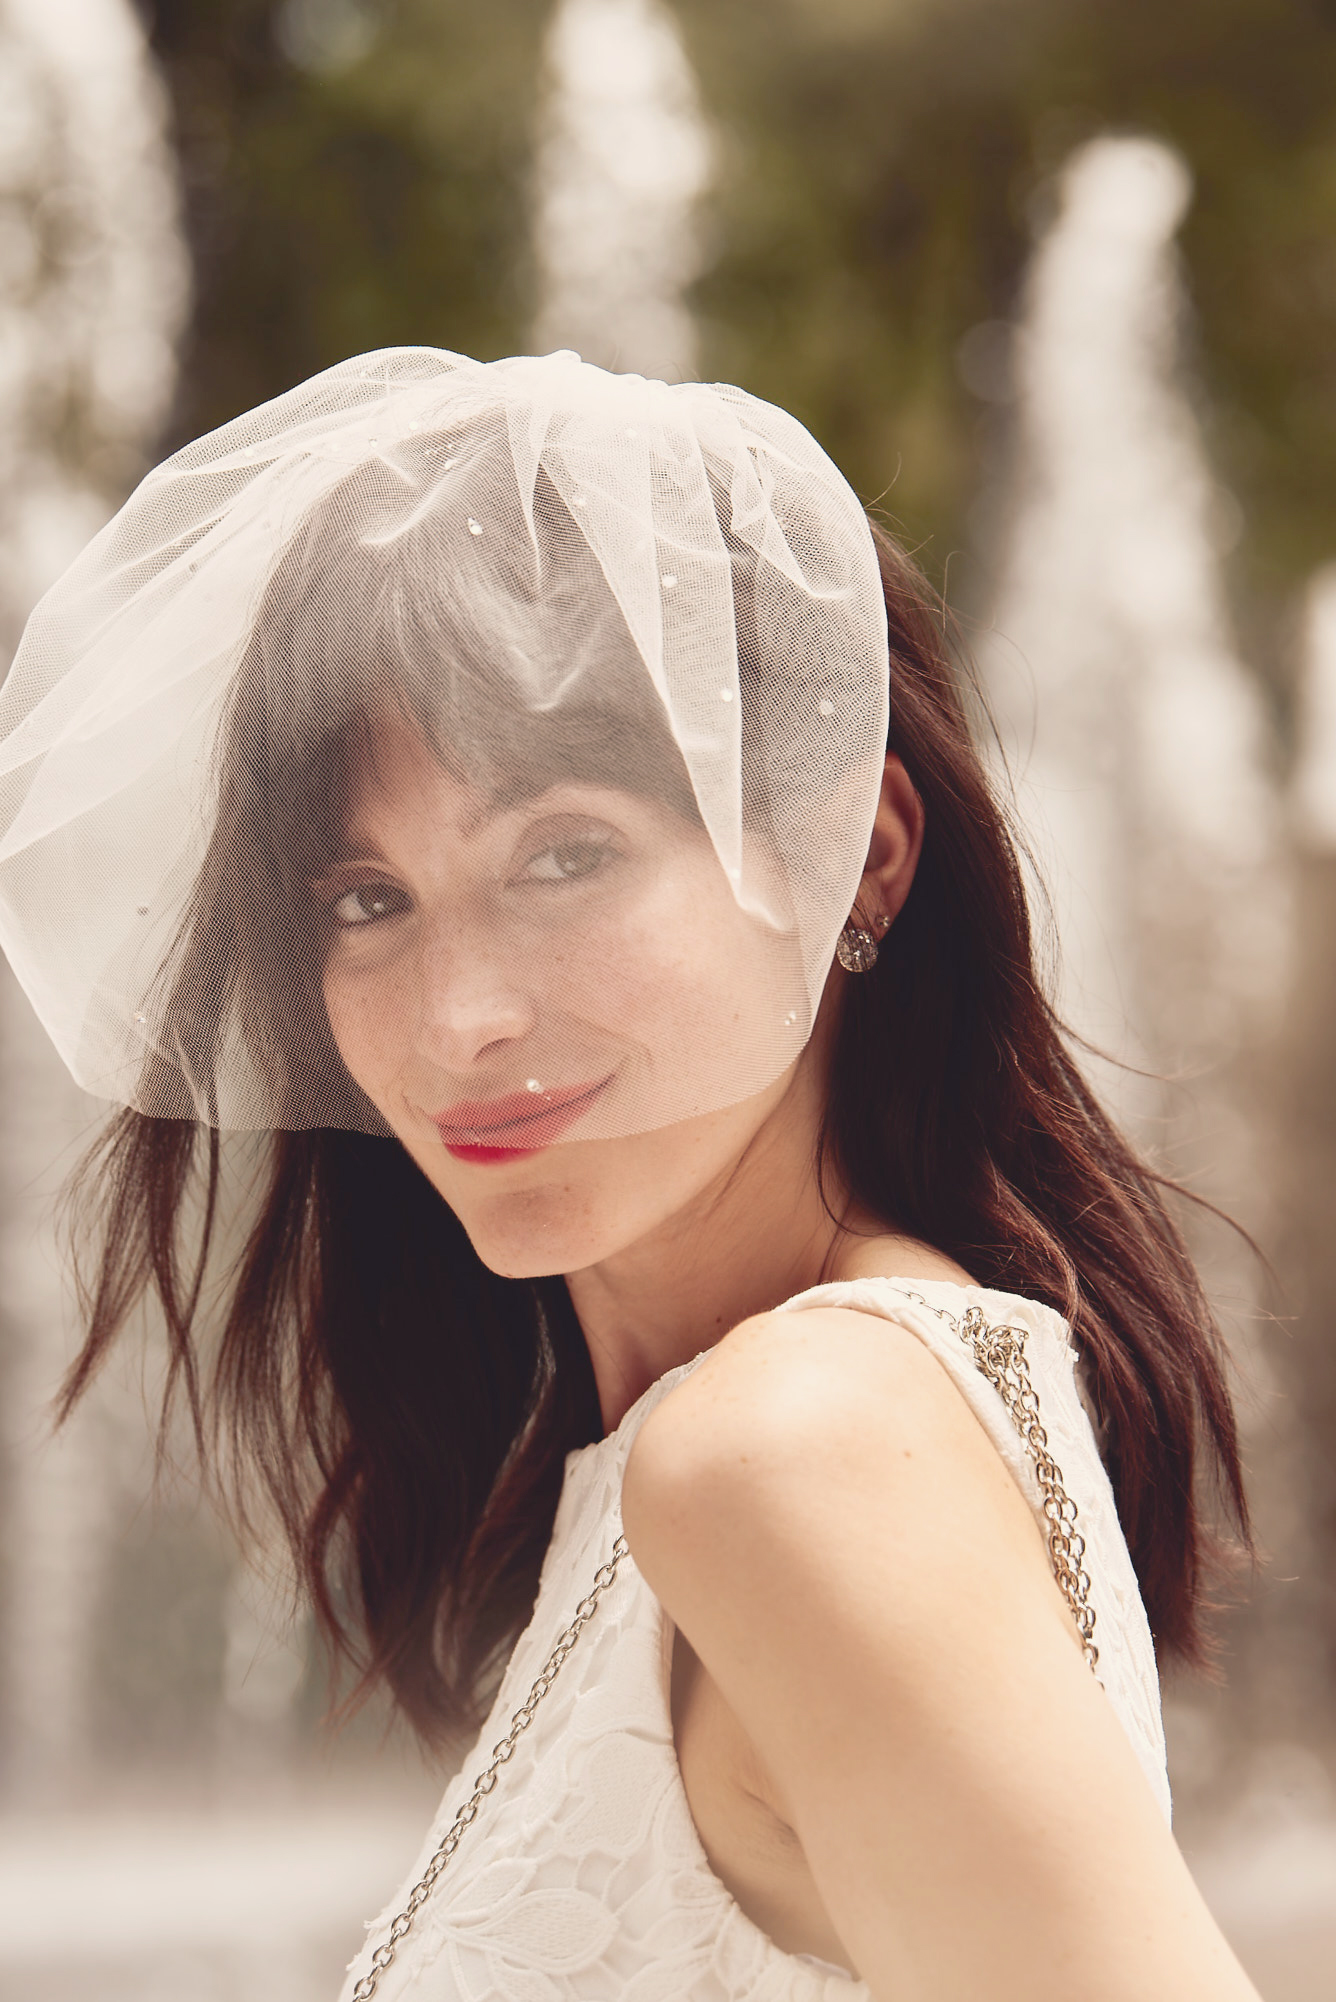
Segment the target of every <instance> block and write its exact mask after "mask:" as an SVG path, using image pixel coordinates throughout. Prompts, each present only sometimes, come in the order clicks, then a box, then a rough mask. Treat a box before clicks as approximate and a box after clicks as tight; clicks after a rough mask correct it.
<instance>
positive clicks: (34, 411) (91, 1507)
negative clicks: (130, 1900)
mask: <svg viewBox="0 0 1336 2002" xmlns="http://www.w3.org/2000/svg"><path fill="white" fill-rule="evenodd" d="M164 128H165V109H164V103H163V99H162V95H161V92H160V90H159V88H158V85H157V82H156V79H155V77H154V75H153V72H152V70H151V67H150V64H149V59H148V54H147V50H146V48H145V44H144V37H143V31H142V29H141V27H140V24H139V20H138V17H137V15H136V13H135V10H134V7H133V6H132V4H131V0H0V657H3V658H4V659H7V658H8V656H9V654H10V653H11V652H12V650H13V646H14V643H15V641H16V640H17V637H18V633H19V631H20V629H21V627H22V624H23V620H24V619H25V617H26V616H27V613H28V611H29V609H30V608H31V606H32V604H33V601H34V600H35V599H36V598H37V596H38V595H39V594H40V592H41V591H42V590H43V588H44V587H45V586H46V585H47V584H48V583H49V582H50V581H51V579H52V578H53V577H54V576H55V574H56V573H57V572H58V571H59V570H60V569H61V568H62V567H63V566H64V564H65V563H66V562H68V560H69V559H70V557H71V556H73V555H74V553H75V552H76V550H77V549H78V548H79V547H80V546H81V545H82V544H83V543H84V542H85V541H86V540H87V538H88V537H89V535H90V534H91V533H92V532H93V531H94V530H95V529H97V528H98V527H99V526H100V525H101V523H102V522H103V521H104V520H105V519H106V518H107V516H108V515H109V514H110V512H111V510H112V508H113V506H114V505H115V503H116V501H117V500H118V499H119V498H120V496H121V495H122V494H123V492H124V490H125V488H126V486H127V485H128V484H129V482H130V481H131V479H132V478H133V477H134V476H135V475H136V474H137V473H138V472H139V471H140V470H141V469H142V464H143V459H144V455H145V453H146V451H147V450H148V449H149V448H150V446H151V444H152V442H153V440H154V438H155V436H156V434H157V432H158V430H159V428H160V426H161V424H162V422H163V420H164V418H165V416H166V413H167V409H168V406H169V403H170V400H171V396H172V393H173V389H174V384H175V360H174V353H175V343H176V339H177V336H178V333H179V331H180V328H181V325H182V321H183V318H184V313H185V307H186V300H187V291H188V281H187V267H186V258H185V251H184V248H183V244H182V239H181V233H180V228H179V225H178V219H177V199H176V186H175V176H174V170H173V166H172V163H171V158H170V155H169V151H168V147H167V143H166V139H165V131H164ZM99 1110H100V1108H98V1107H97V1106H95V1105H94V1103H93V1102H92V1101H91V1100H88V1099H86V1098H84V1097H83V1096H82V1094H80V1093H79V1092H78V1091H77V1090H76V1089H75V1087H74V1086H73V1085H72V1084H71V1083H70V1081H69V1079H68V1077H67V1076H66V1074H65V1072H64V1070H63V1068H62V1067H61V1066H60V1064H59V1063H58V1062H57V1060H56V1058H55V1057H54V1055H53V1053H52V1051H51V1049H50V1046H49V1045H48V1044H47V1042H46V1038H45V1036H44V1035H43V1034H42V1032H41V1031H40V1029H39V1028H38V1027H37V1024H36V1022H35V1020H34V1018H33V1016H32V1014H31V1011H30V1010H29V1008H28V1006H27V1003H26V1001H25V1000H24V998H23V996H22V994H21V993H20V992H19V990H18V988H17V987H16V985H15V984H14V982H13V980H12V978H11V976H10V975H9V973H8V971H7V969H5V970H4V971H3V973H2V974H0V1284H2V1287H3V1293H2V1297H0V1326H2V1327H3V1336H4V1347H5V1353H6V1363H7V1367H6V1386H5V1387H6V1393H7V1394H6V1400H5V1401H6V1410H7V1420H6V1428H7V1445H8V1448H9V1452H8V1456H7V1457H8V1460H9V1479H8V1487H7V1495H6V1501H7V1513H6V1533H5V1565H4V1600H5V1605H4V1612H5V1633H6V1636H7V1645H6V1648H5V1663H4V1668H5V1675H4V1693H5V1708H6V1713H7V1722H8V1729H7V1732H6V1737H7V1739H8V1743H7V1746H6V1751H7V1753H8V1754H9V1756H10V1759H11V1761H12V1776H13V1778H14V1780H15V1781H16V1782H17V1783H18V1784H21V1785H24V1784H26V1785H27V1786H28V1787H29V1788H32V1789H37V1790H39V1791H42V1792H51V1791H53V1790H54V1791H58V1790H59V1789H60V1788H61V1787H62V1786H63V1785H65V1784H66V1783H67V1782H68V1781H69V1780H70V1778H71V1777H72V1775H74V1774H75V1773H76V1771H77V1766H78V1762H79V1758H80V1755H81V1753H82V1752H83V1751H84V1749H85V1746H86V1736H87V1705H88V1700H89V1695H90V1690H89V1678H90V1675H91V1673H92V1670H93V1667H94V1663H93V1660H92V1621H93V1615H94V1605H95V1593H96V1586H97V1574H98V1570H99V1561H100V1558H101V1556H102V1541H101V1540H102V1537H103V1535H104V1534H105V1525H106V1520H107V1500H108V1486H109V1483H110V1482H112V1481H113V1480H114V1478H115V1474H114V1466H113V1460H114V1455H113V1454H112V1453H110V1452H109V1449H108V1441H107V1440H106V1439H105V1437H104V1436H103V1433H104V1431H105V1424H106V1419H107V1413H106V1410H105V1409H104V1410H103V1411H101V1412H94V1411H87V1412H84V1413H82V1414H81V1415H80V1417H79V1419H78V1420H77V1421H76V1422H75V1424H74V1425H73V1426H72V1427H71V1428H70V1429H69V1431H68V1432H67V1433H66V1434H65V1435H64V1436H63V1437H62V1438H61V1439H60V1440H59V1441H58V1442H56V1443H55V1444H54V1445H49V1444H45V1443H44V1442H43V1439H42V1433H43V1429H44V1425H45V1418H44V1410H43V1407H44V1406H45V1405H46V1403H47V1401H48V1400H49V1398H50V1395H51V1392H52V1390H53V1389H54V1387H55V1383H56V1380H57V1379H58V1377H59V1374H60V1371H61V1369H62V1366H63V1364H64V1362H65V1361H66V1360H67V1358H68V1354H69V1340H70V1312H69V1302H68V1298H67V1289H66V1287H65V1286H64V1285H63V1283H62V1279H61V1272H60V1265H59V1260H58V1256H57V1252H56V1247H55V1245H54V1242H53V1236H52V1207H53V1202H52V1198H53V1190H54V1186H55V1184H56V1183H57V1182H58V1180H59V1178H60V1174H61V1172H62V1170H63V1169H65V1168H67V1167H68V1166H69V1165H70V1162H71V1159H72V1155H73V1151H74V1149H75V1148H76V1146H77V1143H78V1141H79V1139H80V1138H81V1137H83V1136H85V1135H86V1133H87V1130H88V1128H89V1125H90V1121H91V1120H93V1119H94V1118H95V1117H96V1115H97V1113H98V1111H99Z"/></svg>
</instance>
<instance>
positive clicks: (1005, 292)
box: [678, 0, 1336, 598]
mask: <svg viewBox="0 0 1336 2002" xmlns="http://www.w3.org/2000/svg"><path fill="white" fill-rule="evenodd" d="M678 4H679V7H680V11H681V14H682V17H683V21H684V26H685V30H686V34H687V40H688V44H689V47H690V48H691V51H692V54H693V56H694V58H695V60H696V62H697V64H698V66H699V69H700V72H701V75H702V82H703V88H704V92H705V96H706V100H707V103H708V104H709V105H710V106H711V108H712V110H713V112H714V115H715V116H716V118H717V119H718V120H719V122H720V124H721V126H722V128H723V132H724V145H723V149H722V166H721V172H720V179H719V184H718V187H717V190H716V195H715V232H716V242H717V248H718V256H717V260H716V263H715V266H714V269H713V271H712V272H711V273H710V275H709V276H707V278H706V279H705V280H704V281H703V283H702V284H701V286H700V288H699V304H700V308H701V311H702V314H703V316H704V319H705V329H704V335H705V339H704V347H705V368H706V370H707V371H708V372H710V373H719V374H721V375H724V376H729V375H734V376H737V377H738V378H740V379H741V380H744V381H746V382H747V383H748V385H749V386H750V387H751V388H753V389H755V390H757V391H758V392H759V393H760V394H762V395H767V396H772V397H774V398H775V399H776V400H777V401H779V402H781V403H787V404H789V405H790V406H791V407H793V408H795V409H796V410H797V411H798V412H799V414H800V415H802V416H803V417H804V418H805V419H806V421H807V422H808V423H810V424H811V425H812V427H813V428H814V430H815V431H816V432H817V433H818V435H819V436H820V437H821V438H822V439H823V441H824V442H825V443H826V444H827V446H828V447H829V448H830V449H831V451H832V452H833V453H834V455H835V457H836V458H837V459H838V460H839V462H840V463H841V465H842V466H843V467H844V468H845V469H846V471H847V472H848V473H849V474H850V476H851V478H852V479H853V480H854V482H855V484H856V485H858V486H859V488H860V490H861V491H862V492H863V493H864V494H865V495H866V496H869V497H871V496H875V495H880V494H883V493H884V492H885V490H886V489H887V488H888V487H891V491H890V493H889V494H888V495H887V498H886V502H885V504H886V505H887V506H888V507H889V508H890V509H891V510H892V511H893V512H894V513H895V514H896V515H897V516H898V518H899V519H900V520H901V521H902V523H903V524H904V526H905V527H906V529H907V530H908V531H909V532H910V534H911V535H912V536H914V537H915V538H917V537H924V538H927V537H929V536H931V537H932V543H931V546H930V549H929V552H928V557H929V561H930V562H933V563H935V564H936V566H937V567H938V568H939V569H940V566H941V564H942V563H943V562H944V560H945V557H946V554H947V552H948V551H949V550H950V549H951V548H952V547H953V546H954V545H955V544H956V543H958V542H959V541H960V540H962V539H963V537H964V535H965V526H966V524H965V510H966V507H967V504H968V501H969V499H970V496H971V495H972V493H973V492H974V490H975V487H976V482H977V476H978V458H979V443H980V439H979V432H980V420H981V417H982V418H983V419H984V420H985V428H986V418H987V414H988V410H989V406H990V404H992V403H995V402H998V401H1005V394H1006V384H1005V351H1004V349H1003V348H999V346H998V344H997V343H996V342H994V343H993V344H992V345H991V346H990V343H989V340H988V337H987V332H985V334H984V335H983V336H979V335H976V334H974V333H972V331H971V330H973V329H977V328H979V327H981V326H982V327H984V328H985V330H987V328H988V323H990V322H995V321H998V320H1005V319H1006V318H1007V317H1008V316H1009V314H1010V313H1011V311H1012V310H1013V307H1014V304H1015V299H1016V293H1017V286H1018V282H1019V278H1020V274H1021V270H1022V267H1023V263H1024V259H1025V256H1026V253H1027V250H1028V247H1029V242H1030V232H1031V220H1032V218H1033V216H1034V215H1035V213H1036V209H1038V211H1039V212H1040V213H1042V209H1043V203H1044V190H1045V183H1046V182H1047V181H1048V179H1049V177H1050V176H1051V174H1052V172H1053V170H1054V169H1055V168H1056V167H1057V166H1058V165H1059V164H1060V162H1061V160H1062V159H1063V157H1065V155H1066V154H1067V153H1068V152H1069V151H1070V150H1071V149H1072V147H1073V146H1075V145H1077V144H1079V143H1080V142H1081V141H1082V140H1083V139H1085V138H1087V137H1090V136H1091V135H1093V134H1094V133H1096V132H1099V131H1106V130H1109V129H1115V130H1117V129H1124V130H1125V129H1134V130H1138V131H1144V132H1148V133H1153V134H1155V135H1157V136H1159V137H1161V138H1164V139H1166V140H1168V141H1169V142H1170V143H1171V144H1173V145H1174V146H1176V147H1178V148H1179V150H1180V151H1181V152H1182V153H1183V155H1184V157H1185V158H1186V159H1187V161H1188V163H1189V165H1190V167H1191V169H1192V172H1193V175H1194V177H1195V181H1196V199H1195V202H1194V204H1193V207H1192V210H1191V213H1190V215H1189V218H1188V221H1187V224H1186V227H1185V230H1184V233H1183V250H1184V255H1185V258H1186V261H1187V265H1188V270H1189V282H1190V286H1191V290H1192V294H1193V297H1194V299H1195V302H1196V309H1197V315H1198V321H1199V352H1198V354H1197V356H1196V360H1197V363H1198V366H1199V368H1200V372H1201V377H1202V380H1203V384H1204V388H1205V391H1206V408H1207V413H1208V424H1209V429H1210V441H1211V445H1212V449H1213V451H1214V454H1215V458H1216V463H1217V465H1218V468H1219V470H1220V472H1221V474H1222V477H1223V478H1224V479H1225V481H1226V482H1227V483H1228V484H1229V485H1230V486H1231V487H1232V488H1233V490H1234V491H1235V492H1236V494H1237V497H1238V499H1239V500H1240V502H1241V504H1242V506H1243V509H1244V514H1245V521H1246V537H1245V540H1244V543H1243V547H1242V551H1241V554H1242V556H1243V565H1242V573H1241V574H1242V579H1243V581H1244V582H1245V584H1246V585H1247V586H1249V587H1250V588H1251V590H1252V591H1253V592H1256V593H1260V594H1261V595H1262V596H1263V597H1264V598H1271V597H1272V596H1273V594H1277V593H1285V592H1288V591H1289V590H1290V589H1291V588H1292V587H1293V586H1294V585H1295V584H1296V583H1297V582H1298V581H1299V580H1300V579H1302V578H1303V577H1304V576H1306V575H1307V573H1308V571H1309V570H1310V569H1311V568H1312V567H1313V566H1314V565H1315V564H1316V563H1317V562H1319V561H1321V560H1324V559H1326V558H1327V557H1328V556H1330V554H1331V553H1332V552H1333V550H1336V480H1333V478H1332V471H1333V467H1334V466H1336V339H1334V338H1333V336H1334V335H1336V8H1333V6H1332V5H1331V4H1330V0H1174V4H1173V5H1172V6H1166V5H1164V4H1163V0H1118V4H1117V5H1116V6H1115V5H1112V4H1111V3H1110V0H1007V4H1006V5H999V4H997V0H931V3H929V0H771V4H770V5H769V6H768V7H767V9H766V16H765V23H764V32H761V31H760V24H759V23H758V20H757V10H756V8H755V6H754V5H753V4H751V0H678ZM962 342H964V344H965V345H964V347H963V348H962ZM892 482H893V483H894V484H893V486H892Z"/></svg>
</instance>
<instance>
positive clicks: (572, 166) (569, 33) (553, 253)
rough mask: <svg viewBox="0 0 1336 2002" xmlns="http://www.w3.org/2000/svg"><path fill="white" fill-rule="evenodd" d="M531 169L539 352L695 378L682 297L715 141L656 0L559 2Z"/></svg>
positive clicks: (695, 260) (692, 269)
mask: <svg viewBox="0 0 1336 2002" xmlns="http://www.w3.org/2000/svg"><path fill="white" fill-rule="evenodd" d="M547 70H548V95H547V99H546V103H545V106H544V110H543V113H542V116H541V120H540V127H539V144H538V149H537V159H536V163H535V220H534V248H535V254H536V259H537V264H538V275H539V283H540V288H541V292H540V305H539V310H538V314H537V318H536V321H535V326H534V345H535V348H536V350H537V352H538V353H540V354H541V353H545V352H547V351H548V350H549V349H552V348H561V347H567V348H575V349H576V350H577V351H578V352H579V353H580V354H582V355H583V356H584V358H585V360H586V361H592V362H598V363H599V364H601V365H602V366H603V367H605V368H616V369H625V370H634V371H635V372H636V373H638V374H641V375H654V376H664V377H666V378H667V379H669V380H670V381H671V380H675V379H676V380H681V379H686V378H690V377H692V376H694V374H695V370H696V337H695V330H694V327H693V325H692V320H691V315H690V313H689V311H688V309H687V307H686V305H685V304H684V301H683V293H684V291H685V288H686V287H687V286H688V285H689V284H690V282H691V280H692V279H693V278H694V277H695V276H696V274H697V272H698V270H699V268H700V262H701V249H700V241H699V235H698V230H697V225H696V219H695V204H696V202H697V199H698V197H699V196H700V194H701V193H702V191H703V190H704V188H705V186H706V183H707V181H708V177H709V172H710V143H709V136H708V133H707V131H706V127H705V123H704V120H703V118H702V115H701V110H700V104H699V101H698V98H697V93H696V85H695V79H694V76H693V74H692V71H691V66H690V64H689V62H688V60H687V57H686V54H685V52H684V50H683V48H682V43H681V39H680V37H679V35H678V32H677V28H676V26H675V24H674V22H673V19H672V16H671V14H670V13H669V12H668V10H667V9H666V8H665V7H663V6H661V5H660V4H659V0H560V4H559V6H558V7H557V10H556V14H555V16H554V18H553V22H552V27H551V30H550V32H549V35H548V41H547Z"/></svg>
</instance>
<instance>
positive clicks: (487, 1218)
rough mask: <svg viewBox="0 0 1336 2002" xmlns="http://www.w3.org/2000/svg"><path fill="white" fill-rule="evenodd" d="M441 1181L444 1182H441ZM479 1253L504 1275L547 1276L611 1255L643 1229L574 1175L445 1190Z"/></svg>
mask: <svg viewBox="0 0 1336 2002" xmlns="http://www.w3.org/2000/svg"><path fill="white" fill-rule="evenodd" d="M438 1186H439V1184H438ZM441 1194H442V1195H443V1196H444V1197H445V1200H446V1201H447V1202H448V1203H449V1205H450V1207H451V1209H452V1210H453V1211H454V1213H455V1215H456V1216H457V1217H458V1218H459V1221H460V1222H461V1223H462V1224H463V1226H464V1229H465V1230H466V1231H467V1232H468V1237H469V1242H470V1244H471V1245H472V1246H473V1249H474V1250H475V1251H476V1252H477V1254H478V1257H479V1258H480V1259H481V1260H482V1262H483V1264H484V1265H485V1266H486V1267H487V1269H488V1270H489V1271H490V1272H495V1273H496V1274H497V1275H498V1277H499V1278H502V1279H546V1278H550V1277H551V1276H552V1275H553V1274H556V1273H565V1272H579V1271H582V1270H583V1269H584V1268H585V1267H586V1266H589V1265H596V1264H597V1263H598V1261H599V1260H600V1259H601V1258H608V1257H610V1256H611V1255H612V1254H613V1252H615V1251H618V1250H620V1249H621V1248H622V1247H623V1246H624V1245H625V1244H626V1243H627V1242H628V1240H629V1239H630V1238H632V1237H634V1236H635V1235H637V1234H638V1232H637V1230H636V1228H635V1225H634V1224H633V1223H632V1222H631V1220H630V1219H624V1218H620V1217H618V1216H616V1215H610V1214H609V1210H608V1205H607V1204H606V1202H597V1201H595V1200H593V1197H592V1192H591V1191H590V1190H588V1189H582V1188H581V1187H580V1185H579V1183H578V1182H577V1181H575V1180H574V1179H573V1178H571V1177H569V1176H563V1175H555V1174H554V1175H552V1176H551V1177H550V1178H545V1179H543V1180H541V1181H537V1182H534V1183H530V1184H529V1185H528V1186H527V1187H524V1188H510V1189H504V1190H502V1189H497V1190H494V1191H492V1192H487V1191H485V1190H479V1191H477V1192H476V1193H474V1192H473V1191H468V1192H466V1193H464V1194H461V1192H460V1190H459V1189H458V1188H453V1189H449V1190H446V1189H442V1190H441Z"/></svg>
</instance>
